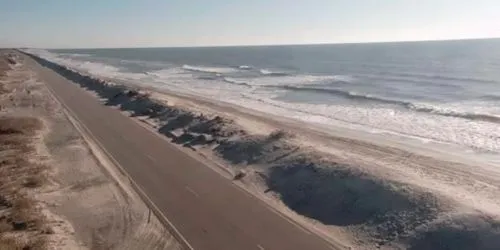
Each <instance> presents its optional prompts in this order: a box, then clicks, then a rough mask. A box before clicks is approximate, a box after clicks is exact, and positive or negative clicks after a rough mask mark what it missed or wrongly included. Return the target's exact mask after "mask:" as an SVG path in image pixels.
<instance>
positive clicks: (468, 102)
mask: <svg viewBox="0 0 500 250" xmlns="http://www.w3.org/2000/svg"><path fill="white" fill-rule="evenodd" d="M36 53H37V54H39V55H41V56H43V57H45V58H47V59H49V60H52V61H55V62H58V63H62V64H65V65H67V66H70V67H73V68H76V69H79V70H83V71H87V72H89V73H91V74H95V75H97V76H102V77H110V78H117V79H120V80H127V81H128V82H132V83H136V84H138V85H141V84H142V85H147V86H154V87H158V88H165V89H168V90H171V91H178V92H184V93H190V94H195V95H200V96H203V97H208V98H213V99H217V100H221V101H224V102H228V103H232V104H235V105H241V106H244V107H247V108H252V109H257V110H259V111H264V112H268V113H271V114H274V115H280V116H286V117H290V118H293V119H298V120H302V121H306V122H311V123H318V124H322V125H327V126H329V125H331V126H334V125H339V124H343V125H344V126H349V124H352V125H356V127H357V128H358V127H361V128H362V129H364V130H367V131H376V132H377V133H380V131H387V132H390V133H391V134H394V133H397V134H400V135H405V136H411V137H418V138H422V139H424V140H435V141H439V142H445V143H452V144H456V145H459V146H463V147H467V148H469V149H472V150H476V151H482V152H484V151H489V152H500V126H499V124H500V105H499V104H500V88H499V86H500V40H498V39H488V40H463V41H442V42H411V43H379V44H339V45H301V46H267V47H266V46H261V47H217V48H216V47H214V48H141V49H81V50H50V51H45V50H38V51H36Z"/></svg>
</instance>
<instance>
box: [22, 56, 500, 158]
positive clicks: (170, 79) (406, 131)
mask: <svg viewBox="0 0 500 250" xmlns="http://www.w3.org/2000/svg"><path fill="white" fill-rule="evenodd" d="M29 52H33V51H29ZM35 54H37V55H40V56H41V57H43V58H45V59H48V60H50V61H54V62H56V63H60V64H63V65H66V66H70V67H73V68H75V69H78V70H84V71H86V72H89V73H91V74H95V75H97V76H106V77H115V78H118V79H133V80H134V81H133V82H134V83H136V84H138V85H149V86H154V87H158V88H165V89H168V90H170V91H176V92H181V93H189V94H192V95H198V96H202V97H205V98H212V99H214V100H217V101H223V102H227V103H231V104H235V105H240V106H243V107H246V108H250V109H254V110H258V111H261V112H266V113H269V114H272V115H275V116H283V117H289V118H293V119H298V120H302V121H305V122H308V123H315V124H320V125H324V126H346V127H353V126H355V127H357V128H358V129H364V130H366V131H374V130H376V131H382V132H388V133H397V134H401V135H406V136H410V137H417V138H422V139H425V140H435V141H439V142H445V143H452V144H456V145H461V146H466V147H470V148H473V149H479V150H485V151H495V152H500V126H498V124H495V123H490V122H485V121H471V120H467V119H463V118H460V117H444V116H440V115H439V114H433V113H422V112H414V111H411V110H406V109H395V108H391V107H383V106H372V107H370V106H363V105H354V104H353V105H348V104H344V105H342V104H337V105H326V104H307V103H288V102H284V101H278V100H275V99H274V98H275V97H276V96H277V95H279V94H280V93H282V92H283V91H285V90H277V89H269V88H263V87H265V86H280V85H307V84H321V83H324V84H328V83H332V82H335V81H337V80H338V79H339V76H314V75H295V76H291V75H288V76H280V77H276V76H269V77H266V76H263V77H258V78H234V77H231V78H228V77H226V78H225V79H224V78H221V79H220V80H206V79H198V78H196V77H195V76H194V75H193V72H192V71H202V72H212V73H215V72H216V73H218V74H220V73H227V72H234V71H235V70H238V69H233V68H216V67H192V66H186V65H185V66H184V67H182V68H180V67H177V68H175V67H174V68H168V69H163V70H158V71H152V72H148V73H147V74H131V73H126V72H121V71H120V69H119V68H116V67H113V66H110V65H105V64H101V63H96V62H89V61H81V60H73V59H67V58H66V59H64V58H61V57H58V56H57V55H55V54H53V53H50V52H48V51H37V53H35ZM340 78H342V76H340ZM235 83H237V84H235ZM245 84H248V85H250V86H253V87H252V88H249V87H248V86H245ZM446 106H447V107H448V108H453V109H454V110H456V109H460V110H466V111H470V112H472V111H474V112H479V111H483V112H488V113H491V112H496V113H497V114H500V108H499V107H498V105H493V104H492V103H488V102H485V103H482V104H480V105H478V104H477V103H475V104H474V105H469V104H468V103H467V102H462V103H454V104H446ZM442 108H446V107H445V106H443V107H442Z"/></svg>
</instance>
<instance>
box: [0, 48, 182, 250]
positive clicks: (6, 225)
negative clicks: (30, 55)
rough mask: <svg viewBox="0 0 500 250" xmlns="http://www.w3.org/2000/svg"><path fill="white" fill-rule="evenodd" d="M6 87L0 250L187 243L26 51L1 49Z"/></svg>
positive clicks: (1, 79)
mask: <svg viewBox="0 0 500 250" xmlns="http://www.w3.org/2000/svg"><path fill="white" fill-rule="evenodd" d="M0 86H1V89H2V91H1V97H0V105H1V111H0V112H1V113H0V127H1V135H0V136H1V144H2V147H1V151H2V152H1V154H2V163H1V169H0V171H1V175H0V176H1V178H2V181H1V187H0V198H1V201H2V202H1V204H0V224H1V230H0V249H140V248H146V249H179V248H180V247H179V245H178V244H177V243H176V241H175V240H174V239H173V238H172V236H171V235H169V233H168V232H167V231H166V230H165V229H164V228H163V226H162V225H161V224H160V222H159V221H158V220H157V219H156V217H155V216H154V215H153V216H152V218H150V219H149V221H148V213H149V210H148V209H147V207H146V206H145V205H144V203H143V202H142V201H141V199H140V198H139V196H138V195H137V194H136V193H135V192H134V191H133V189H132V188H131V187H130V186H128V185H127V182H125V181H123V180H120V179H119V178H116V177H117V176H118V175H116V174H113V171H117V170H116V169H114V167H113V166H112V165H111V164H110V163H109V162H108V160H107V159H106V158H105V157H102V155H100V153H99V151H98V149H97V148H96V147H92V145H89V141H87V140H86V139H85V138H84V135H82V134H81V133H80V131H79V130H78V129H77V128H75V127H74V124H73V123H72V121H71V120H70V117H68V116H67V113H66V111H65V110H64V109H63V107H62V106H61V104H60V103H59V102H58V101H57V100H56V99H55V98H54V97H53V96H52V94H51V93H50V91H49V90H48V88H47V86H46V83H45V82H43V81H41V80H40V79H39V78H38V77H37V74H36V72H35V71H33V69H32V68H31V66H30V64H29V62H28V61H27V60H26V57H25V55H22V54H20V53H19V52H16V51H14V50H1V51H0ZM16 141H17V143H20V144H17V143H16ZM19 152H21V153H19Z"/></svg>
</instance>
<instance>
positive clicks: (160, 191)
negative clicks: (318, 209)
mask: <svg viewBox="0 0 500 250" xmlns="http://www.w3.org/2000/svg"><path fill="white" fill-rule="evenodd" d="M26 60H28V61H29V63H28V65H30V67H32V68H33V71H34V72H36V73H37V74H38V76H39V78H40V79H41V80H43V81H44V82H46V83H47V84H48V86H49V88H50V89H51V90H52V92H53V93H54V94H55V95H56V96H57V98H58V99H59V100H60V101H61V102H63V103H64V104H65V106H66V107H67V108H68V109H69V110H70V111H71V113H72V114H73V115H74V116H75V118H77V120H78V121H79V122H80V123H83V124H84V125H85V127H86V128H87V129H88V130H89V131H90V132H91V134H92V135H93V137H94V138H95V139H96V140H97V141H98V142H99V144H101V146H102V147H104V148H105V150H106V151H107V152H108V153H109V154H110V155H111V156H112V157H113V158H114V159H115V160H116V161H117V163H118V164H120V166H121V167H122V168H123V169H125V171H127V172H128V174H129V175H130V176H131V178H132V179H133V180H134V181H135V182H136V183H137V184H138V185H139V186H141V188H142V189H143V190H144V192H145V193H146V194H147V196H149V198H150V199H151V201H152V202H153V203H154V204H155V205H156V206H157V207H158V209H159V210H160V211H161V213H162V214H163V215H165V216H166V217H167V218H168V220H169V221H170V222H171V223H172V224H173V225H174V226H175V228H176V229H177V230H178V231H179V232H180V234H182V236H183V237H184V238H185V239H186V240H187V242H188V243H189V245H191V247H192V248H194V249H210V250H224V249H229V250H246V249H252V250H262V249H266V250H267V249H279V250H294V249H296V250H313V249H318V250H322V249H335V248H334V247H333V246H332V245H330V244H329V243H328V242H327V241H325V240H324V239H322V238H321V237H319V236H318V235H316V234H314V233H311V232H309V231H307V230H305V229H303V228H301V227H299V226H297V225H295V224H293V223H291V222H290V221H288V220H287V219H285V218H283V217H282V216H280V215H278V214H277V213H276V212H275V211H273V210H272V209H271V208H269V207H268V206H267V205H266V204H265V203H264V202H263V201H261V200H259V199H257V198H255V197H253V196H251V195H249V194H248V193H246V192H245V191H243V190H241V189H240V188H238V187H237V186H235V185H234V184H233V183H232V181H231V180H228V179H227V178H224V177H223V176H221V175H220V174H218V173H217V172H215V171H214V170H212V169H211V168H209V167H208V166H206V165H204V164H203V163H202V162H200V161H198V160H196V159H194V158H192V157H190V156H189V155H187V154H185V153H184V152H182V151H181V150H180V149H178V148H177V147H176V146H175V145H173V144H170V143H169V142H167V141H166V140H165V139H163V138H161V137H160V136H161V135H158V134H156V133H154V132H152V131H150V130H148V129H146V128H144V127H142V126H141V125H139V124H138V123H137V122H136V121H134V120H132V119H131V118H129V117H126V116H125V115H123V114H122V113H120V112H119V111H117V110H116V109H113V108H111V107H107V106H105V105H103V104H101V102H99V101H98V100H97V98H96V97H94V96H93V95H91V94H90V93H89V92H87V91H86V90H84V89H82V88H80V87H79V86H78V85H77V84H74V83H71V82H70V81H68V80H67V79H65V78H64V77H62V76H61V75H59V74H57V73H56V72H55V71H53V70H51V69H49V68H46V67H44V66H42V65H40V64H38V63H36V62H35V61H34V60H32V59H31V58H29V57H27V56H26Z"/></svg>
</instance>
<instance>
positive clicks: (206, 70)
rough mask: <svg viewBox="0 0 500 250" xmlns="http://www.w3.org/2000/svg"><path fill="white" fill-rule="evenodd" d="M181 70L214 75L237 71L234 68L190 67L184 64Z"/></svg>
mask: <svg viewBox="0 0 500 250" xmlns="http://www.w3.org/2000/svg"><path fill="white" fill-rule="evenodd" d="M182 68H183V69H185V70H189V71H196V72H204V73H216V74H217V73H218V74H224V73H232V72H236V71H237V70H236V69H234V68H228V67H205V66H191V65H186V64H185V65H183V66H182Z"/></svg>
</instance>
